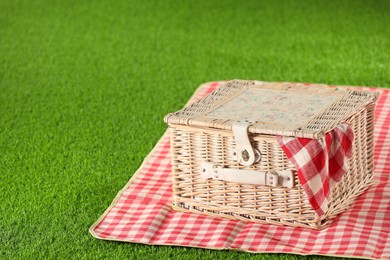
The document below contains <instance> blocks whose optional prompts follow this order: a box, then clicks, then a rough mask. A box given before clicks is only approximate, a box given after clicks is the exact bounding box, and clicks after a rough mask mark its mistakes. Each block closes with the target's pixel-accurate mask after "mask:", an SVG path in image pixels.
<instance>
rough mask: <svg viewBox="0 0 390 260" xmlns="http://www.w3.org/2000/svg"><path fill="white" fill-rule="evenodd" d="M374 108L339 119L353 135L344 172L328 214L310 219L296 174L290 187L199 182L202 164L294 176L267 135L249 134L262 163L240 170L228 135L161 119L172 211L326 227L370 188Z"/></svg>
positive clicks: (372, 104) (369, 106)
mask: <svg viewBox="0 0 390 260" xmlns="http://www.w3.org/2000/svg"><path fill="white" fill-rule="evenodd" d="M374 108H375V102H366V103H365V104H364V105H363V106H360V107H359V108H358V109H356V111H353V113H349V116H348V117H347V118H344V119H343V121H344V122H347V123H349V124H350V126H351V127H352V129H353V131H354V134H355V138H354V141H353V150H352V156H351V157H350V158H349V159H348V164H349V170H348V171H347V172H346V173H345V174H344V176H343V177H342V180H341V181H340V182H338V183H337V184H336V185H335V186H334V187H333V190H332V195H331V197H330V200H329V204H328V206H329V207H328V211H327V212H326V214H325V215H322V216H318V215H316V214H315V211H314V210H313V209H312V207H311V205H310V203H309V201H308V199H307V196H306V193H305V192H304V190H303V189H302V187H301V184H300V183H299V180H298V176H297V175H296V174H295V175H294V177H293V180H292V181H293V184H294V185H293V187H281V186H279V187H273V186H269V185H258V184H251V183H244V184H243V183H237V182H229V181H225V180H218V179H204V178H202V163H203V162H205V161H207V162H211V163H214V164H218V165H224V167H228V168H229V169H237V170H251V171H259V172H271V171H284V170H289V171H291V172H296V169H295V168H294V166H293V164H292V163H291V162H290V161H289V159H288V158H287V157H286V155H285V153H284V152H283V150H282V149H281V147H280V146H279V144H278V143H277V141H276V138H275V135H273V134H272V133H271V134H269V133H268V134H265V133H255V132H256V131H253V132H250V133H249V134H248V136H249V139H250V143H251V145H252V146H253V148H254V149H256V150H257V151H259V152H260V153H261V160H260V161H258V162H255V163H253V164H252V165H250V166H244V165H242V164H240V163H239V162H238V161H237V158H236V157H234V156H233V154H234V149H235V147H236V146H237V143H236V138H235V136H234V134H233V132H232V131H231V130H229V129H221V127H219V128H216V127H208V126H199V125H190V124H187V125H185V124H180V123H178V122H177V121H176V122H175V120H169V119H168V120H167V119H166V122H167V123H168V124H169V128H170V135H171V154H172V185H173V208H174V209H176V210H179V211H186V212H196V213H201V214H206V215H209V216H213V217H225V218H230V219H238V220H244V221H253V222H259V223H270V224H277V225H289V226H298V227H308V228H312V229H321V228H323V227H326V226H327V225H328V224H329V223H330V221H331V219H333V218H334V217H336V216H337V215H338V214H339V213H341V212H343V211H344V210H346V209H347V208H348V207H350V206H351V204H353V202H354V200H355V199H356V197H357V196H359V195H360V194H361V193H362V192H364V191H365V190H366V189H367V188H368V187H369V186H370V185H371V184H372V183H373V169H374V162H373V152H374V151H373V130H374ZM191 116H193V115H191ZM172 121H173V122H172ZM187 122H188V120H187ZM336 123H337V122H336ZM266 131H269V129H267V128H266ZM260 132H261V131H260ZM325 132H326V129H325ZM313 136H315V134H314V135H313Z"/></svg>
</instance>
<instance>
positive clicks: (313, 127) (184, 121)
mask: <svg viewBox="0 0 390 260" xmlns="http://www.w3.org/2000/svg"><path fill="white" fill-rule="evenodd" d="M248 90H269V91H272V90H277V91H279V92H280V93H285V92H289V93H291V94H301V95H302V96H303V97H304V96H305V95H307V94H311V95H312V96H318V97H321V96H323V97H324V98H326V97H327V96H331V97H336V98H337V100H336V101H335V102H333V103H332V104H331V105H330V106H327V107H326V109H323V110H322V111H321V112H320V113H318V114H316V115H315V116H313V117H312V118H308V120H307V121H305V122H304V123H302V125H299V126H296V124H295V123H292V124H291V123H290V124H289V123H287V122H286V123H284V124H275V123H273V122H270V121H267V122H262V121H261V120H259V121H256V122H255V123H254V124H253V125H252V126H251V127H250V128H249V131H250V132H251V133H258V134H270V135H283V136H295V137H307V138H315V139H318V138H320V137H322V136H323V135H324V134H325V133H326V132H328V131H330V130H332V129H333V128H334V127H335V126H337V125H339V124H340V123H342V122H343V121H345V120H346V119H348V118H349V117H351V116H352V115H353V114H354V113H356V112H357V111H358V110H360V109H363V108H364V107H365V106H366V105H367V104H368V103H370V102H373V101H374V100H376V99H377V98H378V93H375V92H367V91H351V90H345V89H342V88H331V87H329V86H326V85H311V86H310V87H307V86H304V85H303V84H298V83H278V82H276V83H275V82H260V81H244V80H233V81H230V82H228V83H226V84H225V85H224V86H222V87H221V88H219V89H217V90H216V91H214V92H213V93H211V94H210V95H208V96H207V97H206V98H204V99H201V100H199V101H198V102H196V103H194V104H192V105H191V106H188V107H185V108H184V109H182V110H180V111H178V112H176V113H171V114H168V115H167V116H166V117H165V119H164V120H165V122H166V123H170V124H179V125H191V126H198V127H207V128H218V129H223V130H231V128H232V122H233V121H234V120H230V119H228V118H226V116H222V117H221V116H216V115H215V113H213V112H214V111H215V110H216V109H218V108H220V107H221V106H223V105H224V104H226V103H228V102H229V101H231V100H232V99H234V98H237V97H238V96H240V95H241V94H243V93H245V91H248ZM260 94H261V93H260ZM258 105H259V108H260V109H261V106H262V105H261V103H259V104H258ZM274 105H275V107H278V105H279V104H278V103H275V104H274ZM302 106H304V104H302ZM291 113H292V114H294V111H291ZM227 116H228V115H227Z"/></svg>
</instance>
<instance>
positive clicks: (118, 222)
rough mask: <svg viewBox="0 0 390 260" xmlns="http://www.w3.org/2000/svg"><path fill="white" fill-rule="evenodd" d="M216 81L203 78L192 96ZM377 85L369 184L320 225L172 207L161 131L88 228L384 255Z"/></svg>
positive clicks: (387, 239)
mask: <svg viewBox="0 0 390 260" xmlns="http://www.w3.org/2000/svg"><path fill="white" fill-rule="evenodd" d="M221 84H222V83H219V82H215V83H209V84H205V85H203V86H202V87H201V88H199V90H198V91H197V93H196V95H195V96H194V98H193V99H192V101H193V100H194V99H196V98H200V97H203V96H205V95H206V94H207V93H209V92H211V91H212V90H214V89H215V88H216V87H218V86H220V85H221ZM372 90H374V89H372ZM380 91H381V93H382V95H381V97H380V99H379V101H378V104H377V109H376V112H375V115H376V124H375V142H376V143H375V153H374V155H375V161H376V168H375V181H376V184H375V185H374V186H372V187H371V188H370V189H369V190H368V191H367V192H365V193H364V194H363V195H362V196H360V197H359V198H358V200H357V201H356V202H355V203H354V205H353V206H352V207H351V208H350V209H349V210H347V211H346V212H344V213H342V214H341V215H340V216H339V217H337V218H336V219H335V220H334V221H333V222H332V223H331V225H330V226H329V227H328V228H326V229H324V230H321V231H316V230H311V229H305V228H294V227H286V226H275V225H268V224H258V223H251V222H242V221H237V220H229V219H221V218H210V217H207V216H204V215H198V214H193V213H182V212H176V211H174V210H173V209H172V207H171V195H172V193H171V189H172V187H171V186H172V182H171V175H170V172H171V165H170V155H169V135H168V133H166V134H165V135H164V136H163V138H162V139H161V140H160V141H159V143H158V144H157V145H156V147H155V148H154V149H153V151H152V152H151V153H150V154H149V155H148V157H147V158H146V159H145V161H144V163H143V164H142V165H141V167H140V168H139V169H138V171H137V172H136V173H135V174H134V176H133V178H131V180H130V181H129V182H128V183H127V184H126V186H125V187H124V188H123V189H122V190H121V191H120V192H119V193H118V195H117V197H116V198H115V200H114V201H113V202H112V204H111V206H110V207H109V208H108V209H107V210H106V212H105V213H104V214H103V215H102V216H101V217H100V218H99V220H98V221H97V222H96V223H95V224H94V225H93V226H92V227H91V229H90V232H91V233H92V235H93V236H94V237H96V238H99V239H106V240H116V241H124V242H132V243H145V244H154V245H178V246H190V247H202V248H213V249H233V250H241V251H249V252H253V253H262V252H268V253H272V252H279V253H294V254H304V255H306V254H319V255H336V256H347V257H364V258H381V259H389V258H390V91H389V90H383V89H382V90H380ZM362 174H364V172H362Z"/></svg>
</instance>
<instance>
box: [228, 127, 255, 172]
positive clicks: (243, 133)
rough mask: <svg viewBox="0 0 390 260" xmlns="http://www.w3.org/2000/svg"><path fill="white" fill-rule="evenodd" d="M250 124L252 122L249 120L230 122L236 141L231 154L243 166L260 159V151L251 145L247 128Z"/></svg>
mask: <svg viewBox="0 0 390 260" xmlns="http://www.w3.org/2000/svg"><path fill="white" fill-rule="evenodd" d="M251 124H252V122H250V121H249V120H245V121H236V122H234V123H233V124H232V132H233V135H234V140H235V142H236V148H235V150H234V152H233V156H234V157H235V158H236V160H237V161H238V162H239V163H240V164H242V165H244V166H251V165H252V164H254V163H255V162H258V161H260V160H261V154H260V152H259V151H258V150H256V149H254V148H253V147H252V144H251V142H250V140H249V136H248V128H249V126H250V125H251Z"/></svg>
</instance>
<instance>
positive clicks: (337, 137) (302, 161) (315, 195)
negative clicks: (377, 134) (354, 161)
mask: <svg viewBox="0 0 390 260" xmlns="http://www.w3.org/2000/svg"><path fill="white" fill-rule="evenodd" d="M353 138H354V135H353V131H352V128H351V127H350V126H349V125H348V124H341V125H340V126H338V127H336V128H335V129H334V130H333V131H331V132H328V133H327V134H326V135H325V136H324V137H323V138H321V139H319V140H316V139H309V138H292V137H284V136H277V138H276V139H277V141H278V143H279V144H280V146H281V147H282V149H283V151H284V152H285V153H286V155H287V158H289V160H290V161H291V162H292V163H293V164H294V166H295V168H296V169H297V174H298V178H299V182H300V183H301V185H302V188H303V189H304V191H305V192H306V195H307V197H308V199H309V202H310V205H311V206H312V207H313V209H314V211H315V212H316V213H317V215H319V216H322V215H324V214H325V212H326V211H327V210H328V200H329V197H330V195H331V193H332V188H333V186H334V184H336V183H337V182H339V181H340V180H341V177H343V175H344V173H346V172H347V171H348V164H347V159H348V158H349V157H350V156H351V154H352V142H353Z"/></svg>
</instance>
